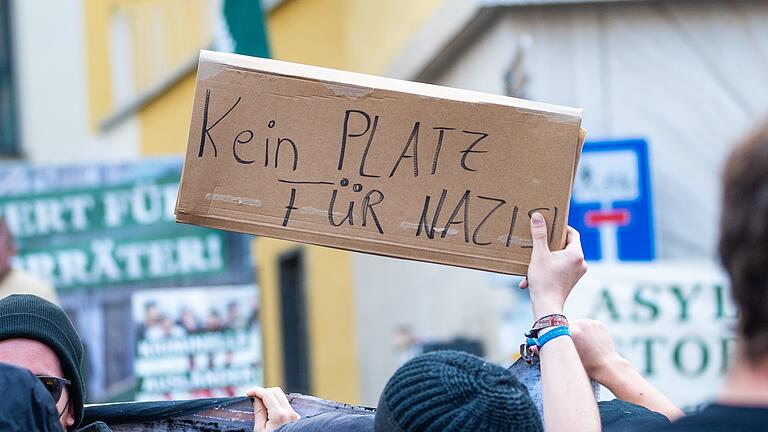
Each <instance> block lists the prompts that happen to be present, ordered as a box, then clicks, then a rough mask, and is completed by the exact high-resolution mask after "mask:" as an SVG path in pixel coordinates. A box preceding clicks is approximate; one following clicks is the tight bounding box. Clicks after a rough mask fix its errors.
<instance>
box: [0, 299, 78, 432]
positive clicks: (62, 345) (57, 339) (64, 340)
mask: <svg viewBox="0 0 768 432" xmlns="http://www.w3.org/2000/svg"><path fill="white" fill-rule="evenodd" d="M14 338H26V339H34V340H36V341H39V342H42V343H44V344H46V345H47V346H48V347H50V348H51V349H52V350H53V351H54V352H55V353H56V355H57V356H58V357H59V362H60V363H61V368H62V369H63V371H64V378H66V379H68V380H70V381H71V382H72V385H70V386H69V389H68V390H69V400H70V405H71V406H72V408H73V409H74V412H75V427H77V426H78V425H79V424H80V421H81V420H82V418H83V401H84V399H85V385H84V383H83V378H82V374H81V371H80V368H81V365H82V363H83V343H82V342H81V341H80V336H78V334H77V331H75V327H74V326H72V322H70V321H69V318H67V315H66V314H65V313H64V311H63V310H62V309H61V308H60V307H58V306H56V305H55V304H53V303H51V302H49V301H47V300H44V299H42V298H40V297H37V296H34V295H28V294H24V295H19V294H14V295H11V296H8V297H6V298H4V299H2V300H0V340H5V339H14Z"/></svg>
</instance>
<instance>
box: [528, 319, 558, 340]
mask: <svg viewBox="0 0 768 432" xmlns="http://www.w3.org/2000/svg"><path fill="white" fill-rule="evenodd" d="M557 326H566V327H567V326H568V318H566V317H565V315H563V314H551V315H545V316H543V317H541V318H539V319H538V320H536V322H534V323H533V325H532V326H531V330H530V331H528V332H527V333H526V334H525V336H526V337H530V338H534V339H535V338H537V337H539V332H540V331H542V330H544V329H545V328H549V327H557Z"/></svg>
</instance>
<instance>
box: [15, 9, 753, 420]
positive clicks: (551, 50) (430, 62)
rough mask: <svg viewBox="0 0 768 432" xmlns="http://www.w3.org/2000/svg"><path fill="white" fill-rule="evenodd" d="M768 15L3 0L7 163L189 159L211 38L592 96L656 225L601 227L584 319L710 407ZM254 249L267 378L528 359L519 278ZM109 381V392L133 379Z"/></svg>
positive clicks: (577, 99) (582, 306)
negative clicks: (198, 74)
mask: <svg viewBox="0 0 768 432" xmlns="http://www.w3.org/2000/svg"><path fill="white" fill-rule="evenodd" d="M766 22H768V4H767V3H765V2H759V1H747V0H743V1H741V0H733V1H729V0H719V1H716V0H697V1H693V0H690V1H686V0H658V1H640V0H637V1H633V0H624V1H619V0H617V1H610V0H603V1H598V0H594V1H577V0H569V1H554V0H553V1H548V0H530V1H526V0H418V1H413V0H390V1H376V0H282V1H280V0H270V1H267V0H264V1H262V2H261V3H260V4H259V2H258V1H256V0H252V1H248V0H60V1H55V2H50V1H43V0H0V127H1V129H0V152H1V153H2V155H3V156H4V157H5V158H7V159H9V161H8V162H7V163H8V164H19V163H31V164H34V165H40V164H44V165H50V164H57V165H61V164H66V165H71V164H76V165H77V164H80V165H83V164H86V165H87V164H104V163H113V164H114V163H118V164H119V163H125V162H132V163H133V164H138V165H141V164H142V163H146V164H151V163H157V162H156V159H152V158H154V157H157V156H164V157H171V158H176V160H180V155H181V154H182V152H183V151H184V149H185V148H186V142H187V133H188V128H189V121H190V120H189V117H190V113H191V106H192V104H191V101H192V97H193V93H194V87H195V84H194V83H195V66H196V58H197V54H198V52H199V50H200V49H217V50H223V51H234V52H238V53H242V54H247V55H258V56H271V57H273V58H277V59H281V60H287V61H294V62H300V63H308V64H314V65H319V66H326V67H332V68H338V69H345V70H352V71H357V72H364V73H371V74H377V75H385V76H391V77H395V78H400V79H408V80H418V81H424V82H430V83H435V84H440V85H448V86H453V87H460V88H467V89H472V90H480V91H485V92H491V93H498V94H506V95H509V96H514V97H522V98H527V99H533V100H538V101H543V102H551V103H557V104H563V105H570V106H578V107H583V108H584V109H585V111H584V124H583V126H584V128H585V129H587V131H588V134H589V139H590V140H591V141H592V143H591V145H593V146H595V148H596V149H597V150H600V149H601V148H602V149H607V148H608V147H606V145H612V144H610V143H617V142H619V143H621V142H625V141H627V140H636V141H637V140H639V141H642V142H643V143H645V144H643V145H642V146H641V147H642V149H643V150H642V151H641V152H640V153H638V154H640V156H638V157H640V158H641V159H642V158H643V157H645V158H647V164H646V169H645V170H643V169H638V171H637V174H636V175H633V176H631V177H632V179H634V180H633V181H637V182H645V183H644V184H647V185H649V190H648V191H647V193H646V194H645V196H646V202H645V203H644V204H643V205H644V206H645V207H644V208H645V210H646V212H647V215H646V216H644V217H645V219H647V220H648V224H647V229H648V232H647V233H646V234H644V238H640V239H639V240H637V239H635V240H633V241H638V242H639V243H643V244H645V245H647V246H648V248H649V250H650V253H649V254H647V255H646V256H644V257H642V258H640V259H639V260H640V261H641V262H637V261H638V259H637V258H634V259H632V260H631V261H633V262H627V261H628V260H627V259H625V256H626V254H623V253H622V249H627V248H632V246H633V244H634V243H630V242H628V241H625V240H622V235H623V234H622V232H623V231H622V230H630V229H631V228H632V227H633V225H632V223H634V222H630V221H629V220H626V221H625V222H626V224H625V225H621V224H617V223H614V225H615V226H610V224H609V226H607V227H604V228H605V229H602V228H601V229H600V233H598V229H597V228H595V229H594V231H595V232H594V233H592V234H594V238H595V239H597V240H595V243H594V244H591V245H590V246H589V247H590V248H593V249H595V250H594V251H591V252H590V253H592V252H594V253H595V255H593V256H594V257H600V258H602V259H601V260H600V261H597V262H595V263H594V264H593V271H592V276H590V278H588V279H587V280H585V282H584V283H583V284H582V285H583V288H580V289H579V290H577V294H576V295H575V296H574V298H573V300H572V305H570V306H571V307H572V308H573V312H572V314H574V316H577V315H578V316H584V317H586V316H590V317H595V318H599V319H603V320H606V321H608V324H609V327H610V328H612V329H614V334H615V336H617V338H619V339H621V341H620V343H621V344H622V347H623V349H624V350H625V352H626V353H627V355H628V356H630V357H632V359H633V360H635V362H636V363H637V364H639V367H640V368H641V370H642V371H643V373H645V374H646V375H647V376H649V378H651V379H652V380H654V382H656V383H657V384H659V385H660V387H661V388H662V390H664V391H667V392H669V393H670V394H672V396H673V398H675V399H676V400H677V401H679V402H680V403H683V404H694V403H698V402H700V401H702V400H703V399H704V398H706V397H709V396H711V395H712V394H714V392H715V391H716V389H717V386H718V385H719V383H720V382H721V380H722V377H723V373H724V371H725V368H726V367H727V365H726V364H724V361H723V359H724V358H726V357H727V352H728V351H729V350H730V349H731V346H732V344H731V339H730V336H729V335H730V333H729V326H730V324H731V323H732V321H733V311H732V308H731V306H730V304H729V301H728V292H727V284H726V282H725V280H724V278H723V276H722V274H721V273H720V272H719V269H718V267H717V264H716V236H717V225H718V223H717V222H718V211H719V210H718V202H719V186H718V185H719V170H720V166H721V165H722V163H723V161H724V158H725V155H726V154H727V152H728V150H729V148H730V147H731V145H732V144H733V143H734V141H735V140H736V139H737V138H738V137H739V136H740V135H742V134H743V133H744V132H745V131H746V130H747V129H748V128H749V127H750V125H752V124H753V123H755V122H756V121H757V120H758V119H760V118H761V117H763V116H764V115H766V113H768V80H766V79H765V77H766V76H768V26H766V25H764V23H766ZM601 143H602V144H605V143H608V144H605V145H604V146H603V147H600V145H602V144H601ZM638 148H640V147H638ZM646 151H647V153H645V152H646ZM586 160H587V159H585V161H586ZM595 160H597V159H595ZM583 165H584V164H583ZM586 165H589V166H590V167H594V169H596V170H597V171H598V172H599V170H600V169H601V168H605V167H601V165H600V162H599V161H598V162H595V163H594V165H593V164H592V162H588V163H586ZM603 165H605V164H604V163H603ZM133 166H135V165H133ZM633 169H634V168H633ZM57 175H58V174H57ZM581 175H582V177H583V176H584V173H582V174H581ZM137 181H138V180H137ZM582 181H586V180H582ZM2 187H3V186H2V185H0V189H2ZM630 189H631V188H630ZM5 193H6V194H8V193H10V192H5ZM26 193H29V192H26ZM10 196H11V197H12V198H13V196H14V195H10ZM0 199H2V198H0ZM9 199H11V198H9ZM13 199H16V198H13ZM577 204H578V203H577ZM617 207H620V205H617ZM632 212H634V210H632ZM0 214H2V213H0ZM628 214H630V215H631V216H632V215H634V216H632V217H633V218H634V219H632V221H637V220H640V219H642V218H640V217H638V216H637V215H636V214H635V213H631V212H630V213H628ZM571 223H572V224H578V225H585V224H584V221H582V220H573V219H572V220H571ZM587 225H588V224H587ZM592 228H594V227H590V226H586V225H585V227H584V230H585V235H587V236H589V235H590V233H589V230H590V229H592ZM606 230H608V231H606ZM605 232H608V234H607V235H606V234H605ZM16 234H17V235H19V233H16ZM641 237H643V236H641ZM606 238H618V240H613V243H611V244H606V243H605V241H606V240H605V239H606ZM598 240H600V241H602V242H603V243H600V242H599V241H598ZM22 246H23V245H22ZM21 249H22V250H21V255H23V253H24V250H23V248H21ZM617 249H618V251H617ZM251 250H252V253H253V256H254V260H255V262H256V263H257V267H256V270H257V271H256V273H255V274H256V275H257V276H256V277H257V278H258V286H259V288H260V293H261V294H260V300H259V309H260V311H259V315H260V329H259V331H260V332H262V333H263V351H264V355H263V367H264V380H265V382H266V384H267V385H271V386H272V385H280V386H284V387H286V388H287V389H288V390H289V391H302V392H308V393H313V394H316V395H318V396H321V397H325V398H331V399H337V400H342V401H345V402H351V403H363V404H369V405H371V404H375V403H376V400H377V399H378V394H379V392H380V390H381V388H382V387H383V385H384V383H385V382H386V379H387V378H388V377H389V375H390V374H391V373H392V372H393V371H394V369H395V368H396V367H397V366H398V365H399V364H400V363H401V362H402V361H403V360H404V359H406V358H408V356H410V355H413V354H414V353H417V352H420V351H423V350H430V349H436V348H442V347H458V348H462V349H466V350H469V351H473V352H477V353H479V354H482V355H485V356H487V357H488V358H490V359H491V360H494V361H498V362H510V361H512V360H514V358H515V356H514V352H515V349H516V347H517V343H518V342H519V340H520V336H521V335H520V332H521V330H522V329H524V328H525V326H526V325H529V321H530V315H529V307H528V304H527V303H526V299H525V293H520V292H518V291H517V290H516V288H514V287H515V286H516V282H517V279H516V278H512V277H503V276H498V275H491V274H488V273H484V272H479V271H471V270H464V269H458V268H450V267H445V266H439V265H431V264H423V263H416V262H408V261H402V260H395V259H389V258H381V257H375V256H369V255H361V254H356V253H350V252H345V251H338V250H331V249H327V248H321V247H315V246H307V245H300V244H295V243H289V242H283V241H278V240H272V239H266V238H260V239H256V240H254V241H253V243H252V249H251ZM22 258H23V256H22ZM20 261H22V263H24V262H25V261H24V260H23V259H22V260H20ZM42 276H45V275H42ZM192 282H194V280H193V281H192ZM192 282H190V283H192ZM254 282H255V281H254ZM166 288H169V286H166ZM107 289H108V288H107ZM118 297H119V296H118ZM160 297H162V296H160ZM72 298H74V297H72ZM66 301H67V300H66V297H65V298H63V299H62V302H63V303H64V304H65V306H67V307H68V310H71V311H72V313H76V312H77V311H78V310H81V309H82V310H81V313H84V312H83V311H84V310H86V309H88V308H84V307H81V306H78V305H79V303H78V302H77V301H75V300H70V303H69V305H67V303H66ZM89 301H97V300H89ZM98 301H102V300H98ZM129 303H130V302H129V300H128V297H126V296H123V297H121V300H120V301H119V302H118V304H121V305H123V306H120V307H122V308H123V309H121V310H135V307H134V309H130V307H129V306H127V305H128V304H129ZM99 304H101V303H99ZM125 308H127V309H125ZM97 309H98V310H104V308H103V307H102V306H99V308H97ZM139 309H141V308H139ZM88 310H91V313H96V312H93V311H94V310H96V309H93V308H91V309H88ZM124 313H125V312H124ZM98 314H103V312H98V313H97V315H98ZM134 316H135V314H134ZM125 319H126V320H129V318H125ZM705 323H706V324H705ZM115 325H119V324H115ZM707 326H711V327H707ZM83 330H84V329H83V328H82V327H81V331H83ZM90 337H93V338H104V337H105V336H104V335H102V334H92V335H91V336H90ZM622 341H623V342H622ZM110 361H113V360H110V359H106V360H105V364H108V363H109V362H110ZM132 370H133V369H132ZM134 372H135V370H134ZM123 375H125V376H122V375H121V376H122V378H123V379H125V380H128V382H129V383H130V382H133V381H131V380H134V379H135V375H136V373H133V374H132V373H125V374H123ZM105 376H106V375H105ZM102 381H103V383H102ZM102 381H99V383H102V384H98V386H100V387H99V388H96V389H95V390H96V393H95V394H96V395H97V396H96V398H97V399H98V398H108V397H111V395H112V393H115V392H116V391H115V392H112V391H108V389H107V387H108V381H109V380H107V378H102ZM92 394H93V392H92Z"/></svg>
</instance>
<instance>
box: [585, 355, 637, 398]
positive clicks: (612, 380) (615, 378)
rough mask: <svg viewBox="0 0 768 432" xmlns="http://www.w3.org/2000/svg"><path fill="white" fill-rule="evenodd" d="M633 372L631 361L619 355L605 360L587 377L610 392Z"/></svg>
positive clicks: (589, 372)
mask: <svg viewBox="0 0 768 432" xmlns="http://www.w3.org/2000/svg"><path fill="white" fill-rule="evenodd" d="M633 371H634V369H633V368H632V364H631V363H630V362H629V360H627V359H625V358H624V357H621V356H620V355H618V354H617V355H615V356H611V357H609V358H607V359H605V361H603V362H602V363H601V364H600V365H599V366H598V367H596V368H592V370H590V371H588V373H587V375H589V376H590V377H591V378H592V379H593V380H595V381H597V382H599V383H600V384H602V385H604V386H605V387H607V388H608V389H609V390H610V389H611V388H612V387H614V386H616V385H618V383H619V382H620V381H621V380H622V379H624V378H626V377H628V375H629V374H630V373H631V372H633Z"/></svg>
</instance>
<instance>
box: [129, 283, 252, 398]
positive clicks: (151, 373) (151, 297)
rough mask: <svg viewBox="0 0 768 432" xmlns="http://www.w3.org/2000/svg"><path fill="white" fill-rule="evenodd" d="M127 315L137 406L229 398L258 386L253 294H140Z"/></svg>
mask: <svg viewBox="0 0 768 432" xmlns="http://www.w3.org/2000/svg"><path fill="white" fill-rule="evenodd" d="M132 310H133V313H132V315H133V324H134V328H135V329H136V331H135V335H136V342H135V347H136V348H135V349H136V354H135V357H134V370H135V373H136V378H137V380H138V388H137V393H136V399H137V400H175V399H196V398H201V397H233V396H238V395H244V394H245V392H246V390H247V389H248V388H249V387H251V386H253V385H254V384H260V383H262V381H263V376H262V373H261V370H262V367H261V365H262V356H261V334H260V333H261V332H260V326H259V319H258V318H259V305H258V298H257V296H256V292H255V291H254V289H253V287H252V286H248V285H245V286H238V287H205V288H181V289H163V290H142V291H138V292H136V293H134V294H133V297H132Z"/></svg>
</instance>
